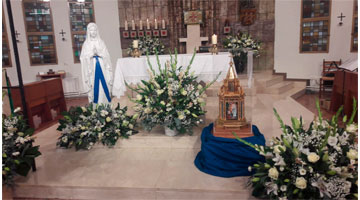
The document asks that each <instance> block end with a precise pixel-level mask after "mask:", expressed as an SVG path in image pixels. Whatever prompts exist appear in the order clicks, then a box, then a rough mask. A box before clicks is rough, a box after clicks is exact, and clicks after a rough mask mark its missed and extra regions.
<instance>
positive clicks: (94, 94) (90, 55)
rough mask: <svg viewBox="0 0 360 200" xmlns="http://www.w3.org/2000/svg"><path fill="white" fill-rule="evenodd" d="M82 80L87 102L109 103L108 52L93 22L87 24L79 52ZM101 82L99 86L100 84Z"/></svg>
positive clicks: (110, 71) (110, 74)
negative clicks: (87, 98)
mask: <svg viewBox="0 0 360 200" xmlns="http://www.w3.org/2000/svg"><path fill="white" fill-rule="evenodd" d="M80 62H81V71H82V80H83V86H84V89H85V91H86V92H87V93H88V97H89V103H91V102H93V103H95V104H99V103H110V102H111V94H110V91H111V88H112V85H113V69H112V66H111V60H110V55H109V52H108V50H107V48H106V45H105V43H104V41H103V40H102V39H101V38H100V35H99V32H98V28H97V26H96V24H95V23H89V24H88V25H87V31H86V40H85V42H84V44H83V46H82V49H81V54H80ZM100 82H101V86H100Z"/></svg>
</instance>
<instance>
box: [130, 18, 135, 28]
mask: <svg viewBox="0 0 360 200" xmlns="http://www.w3.org/2000/svg"><path fill="white" fill-rule="evenodd" d="M131 28H132V30H133V31H135V22H134V20H131Z"/></svg>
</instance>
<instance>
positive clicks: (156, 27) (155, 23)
mask: <svg viewBox="0 0 360 200" xmlns="http://www.w3.org/2000/svg"><path fill="white" fill-rule="evenodd" d="M157 25H158V24H157V21H156V19H155V29H157V28H158V26H157Z"/></svg>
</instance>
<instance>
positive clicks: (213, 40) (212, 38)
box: [211, 34, 217, 44]
mask: <svg viewBox="0 0 360 200" xmlns="http://www.w3.org/2000/svg"><path fill="white" fill-rule="evenodd" d="M211 41H212V44H217V36H216V35H215V34H214V35H212V37H211Z"/></svg>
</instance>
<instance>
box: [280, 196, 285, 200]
mask: <svg viewBox="0 0 360 200" xmlns="http://www.w3.org/2000/svg"><path fill="white" fill-rule="evenodd" d="M279 200H287V197H286V196H285V197H279Z"/></svg>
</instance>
